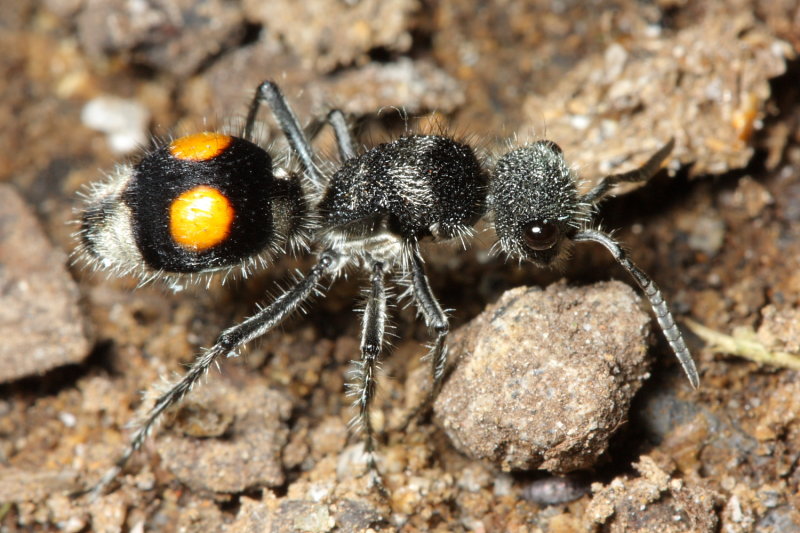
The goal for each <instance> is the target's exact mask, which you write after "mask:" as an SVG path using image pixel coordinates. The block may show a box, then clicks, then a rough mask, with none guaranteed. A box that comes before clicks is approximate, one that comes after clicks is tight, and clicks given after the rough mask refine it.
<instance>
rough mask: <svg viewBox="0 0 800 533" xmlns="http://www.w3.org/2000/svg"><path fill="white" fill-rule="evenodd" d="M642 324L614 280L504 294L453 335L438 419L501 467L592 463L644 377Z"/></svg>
mask: <svg viewBox="0 0 800 533" xmlns="http://www.w3.org/2000/svg"><path fill="white" fill-rule="evenodd" d="M649 322H650V317H649V315H647V314H646V313H644V312H643V311H642V310H641V308H640V307H639V299H638V297H637V296H636V295H635V293H634V291H633V289H632V288H630V287H628V286H627V285H624V284H622V283H620V282H610V283H600V284H597V285H593V286H588V287H567V286H566V285H563V284H556V285H551V286H550V287H548V288H547V289H545V290H541V289H538V288H527V287H519V288H516V289H512V290H510V291H508V292H506V293H505V294H504V295H503V296H502V297H501V298H500V300H499V301H498V302H497V303H495V304H494V305H491V306H489V307H488V308H487V309H486V310H485V311H484V312H483V313H481V314H480V315H479V316H478V317H477V318H476V319H475V320H473V321H472V322H471V323H470V324H468V325H467V326H465V327H464V328H462V329H461V330H460V331H459V332H458V333H457V334H455V335H454V336H453V341H452V348H451V357H452V358H453V360H455V361H457V363H456V365H457V366H456V368H455V371H454V372H453V374H452V376H450V378H449V380H448V381H447V383H446V384H445V386H444V388H443V390H442V393H441V395H440V396H439V398H438V399H437V401H436V403H435V406H434V411H435V414H436V417H437V420H438V423H439V424H440V425H441V427H442V428H443V429H444V430H445V432H446V433H447V434H448V436H449V437H450V439H451V440H452V441H453V444H454V445H455V446H456V447H457V448H458V449H459V450H461V451H462V452H464V453H466V454H467V455H469V456H470V457H474V458H480V459H487V460H489V461H491V462H493V463H495V464H496V465H498V466H500V467H501V468H503V469H531V468H541V469H544V470H549V471H551V472H569V471H572V470H576V469H579V468H586V467H588V466H591V465H592V464H593V463H594V462H595V460H596V459H597V457H598V456H599V455H600V454H602V453H603V452H604V451H605V449H606V447H607V446H608V440H609V438H610V437H611V435H613V434H614V432H615V431H616V429H617V428H618V427H619V426H620V425H621V424H622V423H623V422H624V421H625V419H626V416H627V412H628V408H629V406H630V401H631V398H632V397H633V395H634V394H635V393H636V391H637V390H639V387H640V386H641V383H642V381H643V380H644V378H645V377H646V376H647V369H648V359H647V336H648V332H649Z"/></svg>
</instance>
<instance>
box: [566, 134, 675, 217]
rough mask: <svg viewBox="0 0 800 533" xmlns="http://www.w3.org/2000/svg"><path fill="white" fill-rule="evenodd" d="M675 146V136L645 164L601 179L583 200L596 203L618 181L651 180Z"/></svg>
mask: <svg viewBox="0 0 800 533" xmlns="http://www.w3.org/2000/svg"><path fill="white" fill-rule="evenodd" d="M673 148H675V138H674V137H673V138H672V139H670V140H669V142H668V143H667V144H665V145H664V146H662V147H661V149H660V150H659V151H658V152H656V153H654V154H653V155H652V156H651V157H650V159H648V160H647V162H645V164H644V165H642V166H640V167H639V168H637V169H634V170H631V171H630V172H623V173H622V174H611V175H610V176H606V177H605V178H603V179H602V180H600V183H598V184H597V185H595V186H594V188H593V189H592V190H591V191H589V192H588V193H586V194H585V195H584V196H583V198H581V200H582V201H584V202H587V203H589V204H596V203H597V202H599V201H600V200H602V199H603V198H604V197H605V196H606V195H607V194H608V193H609V191H611V188H612V187H614V185H616V184H617V183H622V182H629V183H630V182H637V181H647V180H649V179H650V178H652V177H653V176H654V175H655V174H656V172H658V171H659V170H660V169H661V164H662V163H663V162H664V160H665V159H666V158H667V157H668V156H669V154H670V153H672V149H673Z"/></svg>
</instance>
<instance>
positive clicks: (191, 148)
mask: <svg viewBox="0 0 800 533" xmlns="http://www.w3.org/2000/svg"><path fill="white" fill-rule="evenodd" d="M231 142H233V137H231V136H230V135H225V134H223V133H214V132H209V131H204V132H202V133H194V134H192V135H187V136H185V137H181V138H180V139H175V140H174V141H172V142H171V143H170V144H169V153H171V154H172V156H173V157H175V158H176V159H182V160H184V161H208V160H209V159H214V158H215V157H217V156H218V155H220V154H221V153H222V152H224V151H225V150H227V149H228V147H229V146H230V145H231Z"/></svg>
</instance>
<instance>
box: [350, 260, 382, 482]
mask: <svg viewBox="0 0 800 533" xmlns="http://www.w3.org/2000/svg"><path fill="white" fill-rule="evenodd" d="M385 274H386V267H385V265H384V264H383V263H381V262H374V263H372V271H371V275H370V288H369V294H368V297H367V305H366V307H365V308H364V318H363V326H362V330H361V361H359V362H358V363H356V364H357V367H356V382H355V383H353V384H352V385H351V386H350V393H351V394H352V395H353V396H355V401H354V402H353V403H354V405H355V406H356V407H357V408H358V415H357V416H358V418H357V419H356V420H357V421H358V422H360V424H361V426H362V427H363V430H364V438H365V442H364V451H365V453H366V455H367V468H368V469H369V471H370V475H371V476H372V483H373V484H374V485H375V486H376V487H377V488H378V490H379V491H380V492H381V493H382V494H386V489H385V488H384V486H383V481H382V480H381V476H380V473H379V472H378V467H377V464H376V462H375V449H376V440H375V429H374V428H373V426H372V418H371V416H370V411H369V410H370V407H371V406H372V400H373V398H374V397H375V389H376V384H377V375H376V374H377V370H378V364H379V358H380V355H381V351H382V349H383V337H384V334H385V331H386V284H385V280H384V278H385Z"/></svg>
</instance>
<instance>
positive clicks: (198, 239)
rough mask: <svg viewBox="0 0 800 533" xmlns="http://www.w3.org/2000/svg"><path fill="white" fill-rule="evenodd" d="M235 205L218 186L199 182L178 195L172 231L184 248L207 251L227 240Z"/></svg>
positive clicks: (172, 208)
mask: <svg viewBox="0 0 800 533" xmlns="http://www.w3.org/2000/svg"><path fill="white" fill-rule="evenodd" d="M234 214H235V212H234V209H233V206H231V202H230V200H228V198H227V197H226V196H225V195H224V194H222V193H221V192H220V191H218V190H217V189H214V188H212V187H209V186H208V185H199V186H197V187H195V188H194V189H190V190H188V191H186V192H185V193H183V194H181V195H180V196H178V197H177V198H176V199H175V201H173V202H172V205H171V206H170V208H169V232H170V234H171V235H172V239H173V240H174V241H175V242H176V243H178V244H179V245H180V246H183V247H184V248H187V249H190V250H194V251H203V250H207V249H209V248H211V247H213V246H216V245H218V244H220V243H221V242H224V241H225V239H227V238H228V235H229V234H230V232H231V226H232V225H233V218H234Z"/></svg>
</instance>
